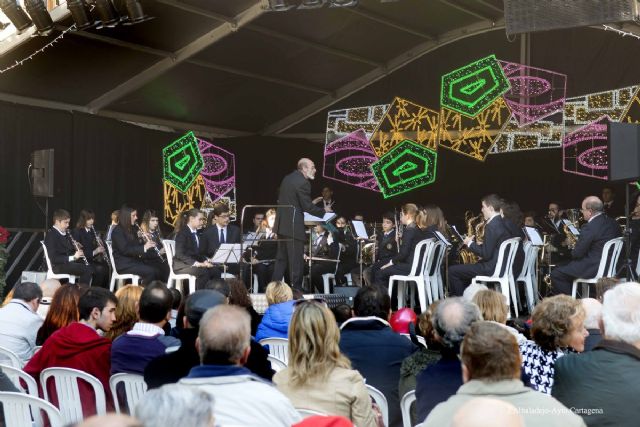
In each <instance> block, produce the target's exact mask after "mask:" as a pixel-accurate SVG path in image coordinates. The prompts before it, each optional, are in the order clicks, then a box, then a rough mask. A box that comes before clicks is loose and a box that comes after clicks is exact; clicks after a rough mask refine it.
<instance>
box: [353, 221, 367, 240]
mask: <svg viewBox="0 0 640 427" xmlns="http://www.w3.org/2000/svg"><path fill="white" fill-rule="evenodd" d="M351 224H353V230H354V231H355V232H356V236H358V237H361V238H363V239H368V238H369V236H368V235H367V229H366V228H365V226H364V222H363V221H358V220H357V219H354V220H352V221H351Z"/></svg>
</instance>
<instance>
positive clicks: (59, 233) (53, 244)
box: [44, 209, 102, 284]
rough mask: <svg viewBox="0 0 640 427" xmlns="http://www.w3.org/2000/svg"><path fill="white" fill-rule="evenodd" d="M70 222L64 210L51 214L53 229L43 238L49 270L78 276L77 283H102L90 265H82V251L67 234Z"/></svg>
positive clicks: (69, 217) (67, 213)
mask: <svg viewBox="0 0 640 427" xmlns="http://www.w3.org/2000/svg"><path fill="white" fill-rule="evenodd" d="M70 220H71V216H70V215H69V212H67V211H66V210H64V209H57V210H56V211H55V212H54V213H53V227H52V228H51V229H50V230H49V232H48V233H47V235H46V236H45V237H44V245H45V246H46V247H47V254H48V255H49V261H51V269H52V270H53V272H54V273H56V274H72V275H74V276H79V277H80V282H79V283H84V284H90V283H91V280H92V279H94V280H95V281H96V283H102V281H101V280H102V277H101V276H100V275H99V274H97V272H96V271H95V269H94V267H93V266H92V265H91V264H89V265H85V264H84V261H83V259H84V252H83V251H82V249H81V248H76V247H74V245H73V243H72V241H71V234H70V233H69V232H68V231H69V221H70Z"/></svg>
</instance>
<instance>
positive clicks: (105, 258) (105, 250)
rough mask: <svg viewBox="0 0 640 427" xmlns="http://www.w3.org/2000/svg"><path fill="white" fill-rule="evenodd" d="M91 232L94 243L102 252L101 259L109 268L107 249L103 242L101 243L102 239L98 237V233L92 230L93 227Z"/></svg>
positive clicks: (109, 261)
mask: <svg viewBox="0 0 640 427" xmlns="http://www.w3.org/2000/svg"><path fill="white" fill-rule="evenodd" d="M91 231H92V232H93V237H95V239H96V243H97V244H98V247H99V248H102V250H103V252H102V254H101V255H102V259H103V260H104V262H106V263H107V265H108V266H109V268H111V267H112V266H111V260H110V259H109V254H107V248H106V247H105V245H104V242H103V241H102V239H101V238H100V236H99V235H98V233H97V232H96V229H95V228H93V225H92V226H91Z"/></svg>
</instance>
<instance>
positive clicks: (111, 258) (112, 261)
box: [105, 240, 118, 275]
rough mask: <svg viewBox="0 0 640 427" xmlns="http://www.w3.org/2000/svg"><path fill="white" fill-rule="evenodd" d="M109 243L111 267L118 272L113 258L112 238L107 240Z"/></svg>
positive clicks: (114, 272) (115, 272)
mask: <svg viewBox="0 0 640 427" xmlns="http://www.w3.org/2000/svg"><path fill="white" fill-rule="evenodd" d="M105 243H106V244H107V251H108V252H109V259H110V260H111V268H112V269H113V274H116V275H117V274H118V272H117V271H116V261H115V260H114V259H113V243H112V242H111V241H110V240H107V241H106V242H105Z"/></svg>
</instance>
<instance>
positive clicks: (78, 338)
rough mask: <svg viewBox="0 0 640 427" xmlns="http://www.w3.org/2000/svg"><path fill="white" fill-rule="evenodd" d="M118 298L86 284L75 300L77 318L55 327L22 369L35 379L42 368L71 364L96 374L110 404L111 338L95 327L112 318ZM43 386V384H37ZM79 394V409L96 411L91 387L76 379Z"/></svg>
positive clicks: (106, 326)
mask: <svg viewBox="0 0 640 427" xmlns="http://www.w3.org/2000/svg"><path fill="white" fill-rule="evenodd" d="M117 304H118V299H117V298H116V296H115V295H114V294H112V293H111V292H109V291H108V290H106V289H104V288H89V290H87V291H86V292H85V293H84V294H82V296H81V297H80V300H79V301H78V312H79V315H80V321H78V322H73V323H71V324H70V325H69V326H65V327H64V328H62V329H59V330H58V331H57V332H56V333H55V334H53V335H51V336H50V337H49V339H47V341H46V342H45V343H44V345H43V346H42V349H40V351H39V352H37V353H36V354H35V355H34V356H33V357H32V358H31V360H30V361H29V363H27V365H26V366H25V367H24V371H25V372H26V373H28V374H29V375H31V376H32V377H33V378H35V379H36V381H38V382H39V381H40V373H41V372H42V371H43V370H45V369H46V368H51V367H62V368H73V369H78V370H80V371H83V372H86V373H88V374H91V375H93V376H94V377H96V378H98V380H100V382H101V383H102V385H103V386H104V389H105V393H106V394H107V406H108V408H112V407H113V405H112V401H111V394H110V393H109V373H110V370H111V360H110V356H111V341H110V340H109V339H107V338H103V337H101V336H100V334H99V333H98V330H101V331H103V332H107V331H108V330H109V329H110V328H111V325H112V324H113V322H114V321H115V320H116V319H115V313H116V305H117ZM41 386H44V384H41ZM47 387H48V389H50V396H54V397H53V398H52V400H53V401H52V403H53V404H57V398H56V397H55V395H56V394H55V389H54V387H53V384H52V383H50V384H48V385H47ZM79 387H80V396H81V397H82V411H83V414H84V416H85V417H87V416H89V415H94V414H95V413H96V408H95V398H94V396H93V389H92V388H91V387H90V386H89V385H88V384H85V383H83V382H80V383H79Z"/></svg>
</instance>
